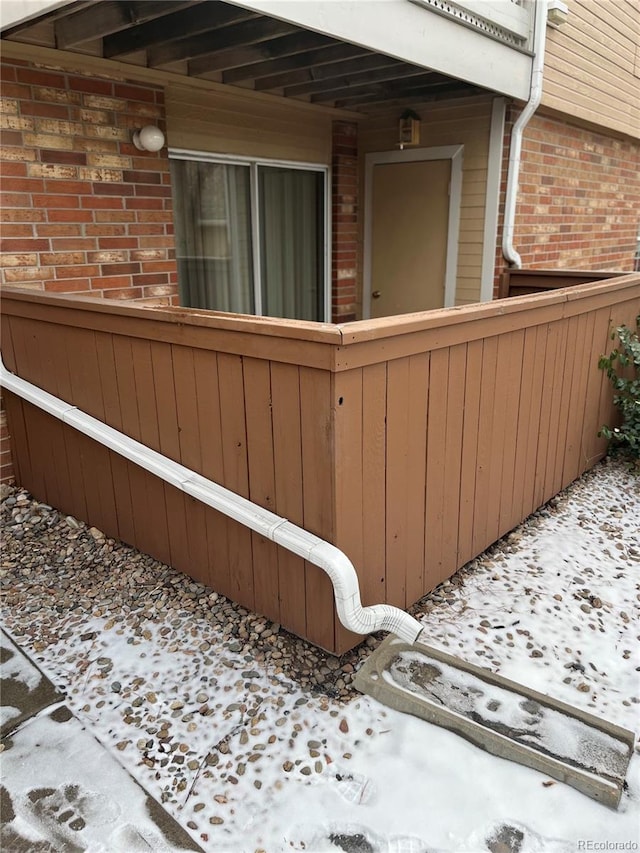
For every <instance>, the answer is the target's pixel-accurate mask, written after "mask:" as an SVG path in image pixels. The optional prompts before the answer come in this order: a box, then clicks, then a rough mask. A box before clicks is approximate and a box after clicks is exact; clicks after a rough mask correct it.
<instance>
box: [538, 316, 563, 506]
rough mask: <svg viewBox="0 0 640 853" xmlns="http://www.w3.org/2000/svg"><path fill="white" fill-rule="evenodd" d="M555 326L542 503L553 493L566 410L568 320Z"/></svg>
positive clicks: (560, 321)
mask: <svg viewBox="0 0 640 853" xmlns="http://www.w3.org/2000/svg"><path fill="white" fill-rule="evenodd" d="M556 326H557V334H558V339H557V350H556V357H555V361H554V371H553V379H552V380H551V386H550V389H549V390H550V396H551V407H550V412H549V440H548V444H547V453H546V457H547V462H546V467H545V475H544V492H543V495H542V503H546V502H547V501H548V500H549V499H550V498H551V497H553V495H554V494H555V492H554V485H555V476H556V457H557V454H558V445H559V443H560V440H561V439H560V433H561V429H562V427H561V421H562V416H563V413H565V412H566V405H565V403H564V400H563V398H562V389H563V387H564V385H565V381H566V373H567V371H566V358H567V338H568V334H569V321H568V320H566V319H563V320H559V321H558V322H557V323H556Z"/></svg>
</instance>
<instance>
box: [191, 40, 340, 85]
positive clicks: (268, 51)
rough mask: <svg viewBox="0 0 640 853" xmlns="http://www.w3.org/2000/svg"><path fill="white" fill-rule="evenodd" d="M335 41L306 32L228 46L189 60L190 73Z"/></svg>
mask: <svg viewBox="0 0 640 853" xmlns="http://www.w3.org/2000/svg"><path fill="white" fill-rule="evenodd" d="M332 44H335V41H334V40H333V39H330V38H329V37H328V36H321V35H317V34H316V33H308V32H304V31H303V32H295V33H293V34H291V35H285V36H282V37H279V38H273V39H270V40H267V41H264V42H261V43H259V44H254V45H246V46H244V47H226V46H225V47H223V48H222V49H220V50H219V51H215V52H212V53H210V54H208V55H207V56H202V57H200V58H199V59H194V60H192V61H191V62H190V63H189V76H190V77H199V76H200V75H202V74H209V73H210V72H213V71H226V70H228V69H230V68H239V67H240V66H243V65H248V64H250V63H254V62H262V61H266V60H270V59H278V58H282V57H286V56H293V55H295V54H298V53H302V52H303V51H305V50H310V49H311V48H318V47H322V46H329V45H332Z"/></svg>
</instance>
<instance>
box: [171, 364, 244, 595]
mask: <svg viewBox="0 0 640 853" xmlns="http://www.w3.org/2000/svg"><path fill="white" fill-rule="evenodd" d="M193 370H194V379H195V387H196V390H197V395H198V400H197V402H198V407H197V408H198V412H197V418H198V433H199V435H200V453H201V468H200V469H198V470H199V473H201V474H202V475H203V476H204V477H208V478H209V479H210V480H212V481H213V482H214V483H219V484H220V485H224V460H223V455H222V424H221V418H220V386H219V382H218V357H217V355H216V353H215V352H209V351H207V350H202V349H194V350H193ZM183 513H184V510H183ZM204 523H205V528H206V531H205V540H206V543H207V578H208V581H207V583H208V584H209V585H210V586H211V587H212V588H213V589H215V590H216V592H219V593H222V595H226V596H227V597H228V598H231V597H232V594H233V592H234V586H233V584H232V583H231V578H230V575H229V527H230V526H231V524H232V522H231V521H229V520H228V519H227V518H225V516H223V515H221V513H219V512H216V511H215V510H214V509H211V507H204ZM187 547H188V543H187Z"/></svg>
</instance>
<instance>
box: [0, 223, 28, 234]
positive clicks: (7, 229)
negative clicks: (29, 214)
mask: <svg viewBox="0 0 640 853" xmlns="http://www.w3.org/2000/svg"><path fill="white" fill-rule="evenodd" d="M2 236H3V237H33V225H3V226H2Z"/></svg>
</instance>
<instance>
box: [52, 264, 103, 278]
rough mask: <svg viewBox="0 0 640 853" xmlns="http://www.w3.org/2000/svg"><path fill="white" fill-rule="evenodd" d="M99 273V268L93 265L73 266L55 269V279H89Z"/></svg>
mask: <svg viewBox="0 0 640 853" xmlns="http://www.w3.org/2000/svg"><path fill="white" fill-rule="evenodd" d="M99 272H100V267H97V266H95V265H93V264H74V265H73V266H70V267H67V266H60V267H56V278H80V277H81V276H87V277H89V278H91V276H95V275H98V274H99Z"/></svg>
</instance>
